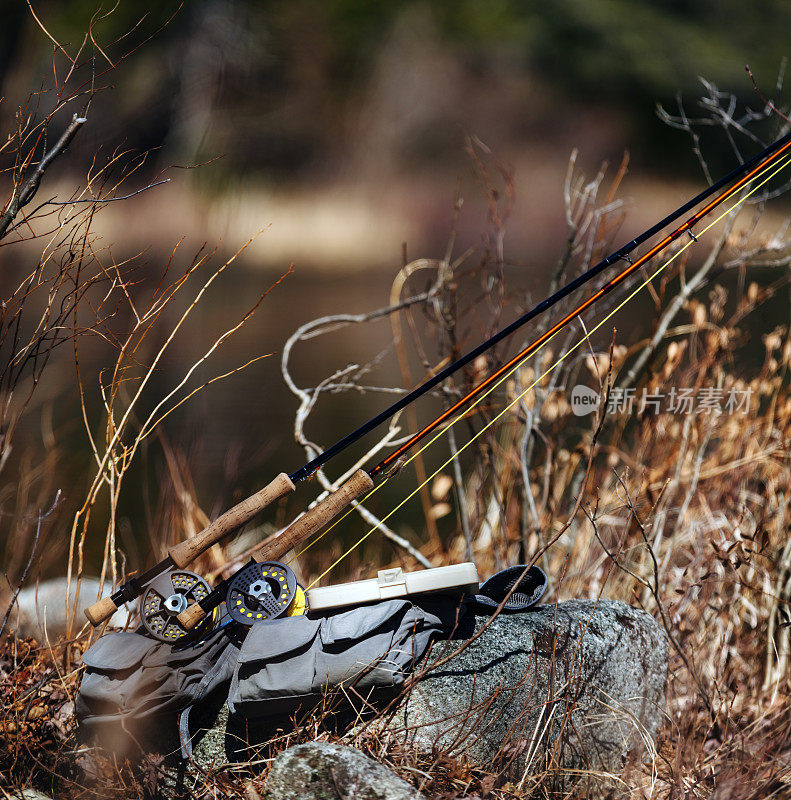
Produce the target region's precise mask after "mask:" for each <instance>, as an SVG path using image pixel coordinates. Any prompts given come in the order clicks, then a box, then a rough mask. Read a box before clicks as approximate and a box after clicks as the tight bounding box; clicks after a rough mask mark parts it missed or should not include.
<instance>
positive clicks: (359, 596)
mask: <svg viewBox="0 0 791 800" xmlns="http://www.w3.org/2000/svg"><path fill="white" fill-rule="evenodd" d="M477 591H478V570H477V569H476V568H475V564H473V563H471V562H466V563H464V564H451V565H450V566H448V567H434V568H432V569H422V570H419V571H418V572H404V571H403V570H402V569H401V568H400V567H395V568H393V569H380V570H379V574H378V575H377V577H375V578H369V579H368V580H365V581H352V582H351V583H340V584H338V585H337V586H320V587H318V588H316V589H308V590H307V592H306V593H305V594H306V596H307V601H308V608H309V609H310V611H322V610H325V609H330V608H342V607H343V606H357V605H361V604H363V603H373V602H376V601H377V600H390V599H391V598H393V597H409V596H410V595H416V594H427V593H431V592H443V593H453V594H475V592H477Z"/></svg>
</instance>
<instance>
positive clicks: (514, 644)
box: [390, 600, 668, 789]
mask: <svg viewBox="0 0 791 800" xmlns="http://www.w3.org/2000/svg"><path fill="white" fill-rule="evenodd" d="M486 621H487V618H477V619H476V629H479V628H480V627H481V626H482V625H483V624H484V623H485V622H486ZM449 644H450V647H451V648H452V649H450V650H448V651H447V653H448V654H449V653H452V652H454V650H456V649H458V647H459V645H460V644H461V643H459V642H451V643H449ZM446 647H448V644H447V643H438V644H437V645H435V646H434V649H433V652H432V654H431V656H430V658H431V659H435V660H436V658H437V657H438V654H440V653H441V652H442V651H443V649H444V648H446ZM667 652H668V640H667V636H666V634H665V631H664V630H663V629H662V628H661V627H660V626H659V625H658V624H657V622H656V621H655V620H654V619H653V617H651V616H650V615H649V614H647V613H645V612H643V611H639V610H637V609H634V608H631V607H630V606H628V605H626V604H624V603H620V602H614V601H608V600H599V601H596V602H594V601H586V600H571V601H568V602H565V603H559V604H558V605H557V606H543V607H539V608H536V609H533V610H531V611H529V612H525V613H518V614H502V615H500V616H499V617H497V618H496V619H495V620H494V621H493V622H492V623H491V625H490V626H489V627H488V628H487V629H486V630H485V631H484V632H483V633H482V634H481V636H480V637H479V638H478V639H475V640H474V641H471V642H470V643H469V645H467V646H466V648H464V649H463V650H462V651H461V652H460V653H459V654H458V655H456V656H454V657H453V658H451V659H450V660H449V661H448V662H447V663H445V664H443V665H442V666H440V667H438V668H437V669H436V670H433V671H431V672H429V673H428V674H427V675H426V676H425V677H424V678H423V679H422V680H421V681H420V682H419V683H417V685H416V686H415V687H414V689H413V690H412V693H411V695H410V696H409V698H408V700H407V701H406V703H405V704H404V705H403V706H402V708H401V709H400V711H399V713H398V714H397V715H396V716H395V718H394V719H393V720H392V722H391V723H390V727H391V729H392V731H395V732H396V733H395V734H394V735H397V736H399V737H400V738H404V739H406V740H407V741H408V742H411V743H412V744H413V745H414V746H417V747H419V748H421V749H425V750H432V749H434V748H438V749H441V750H443V749H444V750H447V751H449V752H450V754H451V755H453V756H455V757H459V758H464V759H467V760H469V761H471V762H473V763H475V764H477V765H480V766H482V767H485V768H487V769H492V770H495V769H496V770H498V771H499V770H501V769H504V768H505V769H507V773H508V774H509V775H510V776H511V778H512V780H515V781H516V782H517V783H518V782H519V781H522V785H523V786H524V787H525V788H527V787H529V785H530V781H529V776H531V775H533V776H534V775H538V774H541V773H542V772H544V771H545V770H550V771H552V772H554V773H555V774H556V775H560V776H561V777H560V778H559V780H558V781H556V783H558V784H560V785H562V786H564V787H566V789H567V788H568V785H569V784H568V781H569V776H570V775H578V774H581V773H580V771H583V772H585V773H590V772H595V773H609V774H612V773H615V774H618V773H620V771H621V769H622V766H623V763H624V761H625V758H626V756H627V755H628V754H630V753H637V752H640V751H644V750H645V745H646V741H649V740H652V739H653V738H654V737H655V735H656V733H657V731H658V730H659V727H660V725H661V722H662V718H663V708H664V703H665V684H666V681H667Z"/></svg>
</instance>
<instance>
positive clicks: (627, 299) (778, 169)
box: [287, 156, 791, 589]
mask: <svg viewBox="0 0 791 800" xmlns="http://www.w3.org/2000/svg"><path fill="white" fill-rule="evenodd" d="M789 163H791V156H785V157H783V159H782V160H781V161H780V163H779V165H775V164H773V165H770V166H767V167H766V169H765V170H764V171H763V172H761V173H759V174H758V175H756V176H755V179H758V178H763V180H761V181H760V183H757V184H756V185H755V186H753V188H752V189H750V191H749V192H747V193H746V194H745V195H744V196H743V197H741V198H740V199H739V200H737V201H736V202H735V203H734V204H733V205H732V206H730V207H729V208H727V209H726V210H725V211H723V212H722V214H720V215H719V216H718V217H716V218H715V219H714V220H712V221H711V222H710V223H709V224H708V225H707V226H706V227H705V228H704V229H703V230H702V231H701V232H700V233H699V234H696V236H695V238H692V237H690V239H689V241H687V242H686V243H685V244H684V245H683V247H681V248H679V249H678V250H677V251H676V252H675V253H674V254H673V255H672V256H671V257H670V258H669V259H668V260H667V261H665V262H664V263H663V264H662V265H661V266H660V267H658V268H657V270H656V271H655V272H654V273H653V274H652V275H650V276H649V277H648V278H646V279H645V281H643V282H642V283H641V284H640V285H639V286H638V287H637V288H635V289H634V290H633V291H632V292H631V293H630V294H628V295H627V296H626V297H625V298H624V299H623V300H622V301H621V302H620V303H619V304H618V305H617V306H615V308H613V309H612V310H611V311H610V312H609V313H608V314H607V315H606V316H605V317H604V318H603V319H602V320H601V321H600V322H598V323H597V324H596V325H595V326H594V327H593V328H591V329H590V331H589V332H587V333H586V334H585V335H584V336H583V337H582V338H581V339H580V340H579V341H578V342H576V343H575V344H574V345H573V346H572V347H571V348H569V349H568V350H567V351H566V352H565V353H563V355H561V356H560V357H559V358H558V359H557V360H556V361H554V362H553V363H552V364H551V365H550V366H549V367H548V368H547V369H546V371H545V372H543V373H542V374H541V375H539V377H537V378H536V379H535V380H534V381H533V382H532V383H531V384H530V385H529V386H528V387H527V388H526V389H524V390H523V391H522V392H521V393H520V394H519V395H517V396H516V397H514V399H513V400H511V401H510V402H509V403H508V404H507V405H506V406H505V407H504V408H503V409H502V411H500V412H499V413H498V414H497V415H496V416H495V417H494V418H492V419H491V420H490V421H489V422H487V423H486V425H484V426H483V427H482V428H481V429H480V430H479V431H478V432H477V433H476V434H475V435H474V436H473V437H472V438H471V439H469V440H468V441H467V442H465V443H464V444H463V445H462V446H461V447H460V448H459V449H458V451H457V453H456V455H454V456H451V457H450V458H448V459H447V460H446V461H445V462H444V463H442V464H441V465H440V466H439V467H437V469H436V470H434V472H432V473H431V475H429V476H428V477H427V478H426V479H425V480H424V481H423V482H422V483H421V484H420V485H419V486H417V488H415V489H414V490H413V491H412V492H411V493H410V494H408V495H407V496H406V497H405V498H404V499H403V500H402V501H401V502H400V503H399V504H398V505H397V506H396V507H395V508H393V509H392V510H391V511H390V512H389V513H388V514H387V515H386V516H385V517H383V518H382V519H381V520H380V521H379V523H377V524H376V525H374V526H373V527H372V528H371V529H370V530H368V531H367V532H366V533H365V534H363V535H362V536H361V537H360V538H359V539H358V540H357V541H356V542H355V543H354V544H353V545H352V546H351V547H349V548H348V549H347V550H346V551H345V552H343V553H342V554H341V555H340V556H339V557H338V558H337V559H336V560H335V561H334V562H333V563H332V564H330V566H329V567H327V569H325V570H324V572H322V573H321V574H320V575H319V576H318V577H316V578H314V580H313V581H311V583H310V584H309V586H308V587H307V588H308V589H310V588H312V587H313V586H315V585H316V584H317V583H318V582H319V581H320V580H321V579H322V578H324V577H325V576H326V575H327V574H328V573H330V572H331V571H332V570H333V569H335V567H337V566H338V564H339V563H340V562H341V561H342V560H343V559H344V558H346V556H348V555H349V553H351V552H352V551H353V550H355V549H356V548H357V547H359V546H360V545H361V544H362V543H363V542H364V541H365V540H366V539H367V538H368V537H369V536H370V535H371V534H372V533H374V531H376V530H378V529H379V528H380V527H381V525H382V524H383V523H384V522H386V521H387V520H388V519H390V517H392V516H393V514H395V513H396V512H397V511H399V510H400V509H401V508H402V507H403V506H404V505H405V504H406V503H407V502H409V500H411V499H412V498H413V497H414V496H415V495H416V494H417V493H418V492H419V491H420V490H421V489H422V488H423V487H424V486H426V485H427V484H428V483H429V482H430V481H431V480H433V479H434V477H435V476H436V475H437V474H438V473H439V472H441V471H442V470H443V469H445V467H447V466H448V464H450V463H451V461H453V459H454V458H456V457H457V456H458V454H460V453H462V452H463V451H464V450H466V449H467V448H468V447H469V446H470V445H471V444H472V443H473V442H475V441H476V440H477V439H478V437H479V436H481V435H482V434H483V433H485V432H486V431H487V430H488V429H489V428H490V427H491V426H492V425H494V423H495V422H497V421H498V420H499V419H500V418H501V417H502V416H504V415H505V414H506V413H507V412H508V411H509V410H510V409H511V408H512V407H513V406H514V405H515V404H516V403H518V402H519V401H520V400H522V398H523V397H525V395H527V394H528V393H529V392H530V391H531V390H532V389H534V388H535V387H536V386H537V385H538V384H539V383H540V382H541V381H542V380H543V379H544V378H545V377H546V376H547V375H549V374H550V373H551V372H552V371H553V370H554V369H555V368H556V367H558V366H559V365H560V364H561V363H562V362H563V361H564V360H565V359H566V358H567V357H568V356H569V355H571V354H572V353H573V352H574V351H575V350H577V348H579V347H581V346H582V345H583V344H584V343H585V342H586V341H588V339H589V338H590V334H592V333H595V332H596V331H597V330H598V329H599V328H601V327H602V325H604V324H605V323H606V322H607V321H608V320H610V319H611V318H612V317H613V316H614V315H615V314H617V313H618V311H620V310H621V309H622V308H623V307H624V306H625V305H626V304H627V303H629V302H630V301H631V300H632V299H633V298H634V297H635V296H636V295H637V294H638V293H639V292H641V291H643V290H644V289H645V288H646V287H647V286H648V285H649V284H651V283H652V282H653V280H654V278H656V277H657V276H658V275H660V274H661V273H662V272H663V271H664V270H665V269H666V268H667V267H668V266H670V264H672V263H673V261H675V260H676V258H678V257H679V256H680V255H681V254H682V253H683V252H684V251H685V250H686V249H687V248H688V247H691V246H692V245H693V244H694V243H695V242H696V241H697V240H698V239H699V238H700V237H701V236H703V235H704V234H705V233H707V232H708V231H709V230H710V229H711V228H712V227H714V226H715V225H716V224H717V223H718V222H720V221H721V220H722V219H724V218H725V217H727V216H728V215H729V214H731V213H732V212H733V211H734V210H735V209H737V208H738V207H739V206H741V205H742V204H743V203H744V202H745V201H746V200H747V199H748V198H750V197H751V196H752V195H753V194H755V192H757V191H758V190H759V189H760V188H761V187H762V186H763V185H764V184H766V183H767V182H768V181H770V180H771V179H772V178H774V177H775V176H776V175H777V174H778V173H779V172H781V171H782V170H783V169H785V168H786V167H787V166H788V165H789ZM770 171H771V172H770ZM767 172H770V174H768V175H767ZM764 176H765V177H764ZM558 333H560V331H556V332H555V333H553V334H552V336H550V337H548V338H547V340H546V342H544V343H543V344H542V345H541V346H540V347H539V348H537V349H536V350H535V351H534V352H533V353H531V355H535V354H536V353H538V352H540V351H541V349H542V348H543V347H544V345H545V344H547V343H548V342H550V341H552V339H553V338H554V337H555V336H556V335H557V334H558ZM524 363H525V362H524V361H521V362H519V363H518V364H516V365H514V367H513V368H512V369H511V370H510V371H509V372H507V373H506V374H504V375H503V376H502V377H501V378H500V379H499V380H498V381H497V382H496V383H494V384H493V385H492V386H491V387H490V388H489V389H488V390H487V391H486V392H485V393H484V394H482V395H481V397H479V398H478V399H477V400H475V403H474V404H473V406H472V407H474V406H475V405H477V404H478V403H480V402H481V401H482V400H483V399H484V398H486V397H488V396H489V395H490V394H491V393H492V392H493V391H494V390H495V389H496V388H497V387H499V386H500V385H502V383H503V382H504V381H505V380H507V379H508V378H509V377H511V375H513V373H514V372H515V371H516V370H518V369H519V368H520V367H522V365H523V364H524ZM469 410H470V409H465V410H464V411H462V412H461V413H460V414H459V415H458V416H457V417H455V419H453V420H452V421H451V422H450V423H448V425H446V426H445V427H443V428H442V429H441V430H439V431H438V432H437V433H436V434H435V435H434V436H433V438H431V439H429V440H428V441H427V442H426V443H425V444H424V445H423V446H422V447H421V448H420V449H419V450H417V451H416V452H415V453H413V454H412V455H411V456H410V457H409V458H407V459H406V460H405V461H404V463H403V466H406V465H407V464H409V463H410V462H411V461H412V460H413V459H415V458H417V456H419V455H420V454H421V453H423V452H424V451H425V450H426V449H427V448H428V447H430V446H431V445H432V444H434V442H435V441H436V440H437V439H438V438H439V437H440V436H442V434H443V433H445V431H446V430H447V429H448V428H450V427H452V426H453V425H455V424H456V423H457V422H459V420H461V419H463V418H464V417H465V416H466V415H467V413H468V412H469ZM388 479H389V475H386V476H385V478H384V480H382V482H381V483H379V484H378V485H377V486H376V487H374V489H372V490H371V491H370V492H369V493H368V494H367V495H366V496H365V497H364V498H362V500H361V501H360V502H364V501H365V500H367V499H368V498H370V497H372V496H373V495H374V494H376V492H377V491H379V489H380V488H381V487H382V486H383V485H384V484H385V483H386V482H387V480H388ZM352 511H353V508H350V509H349V510H348V511H347V512H346V513H345V514H344V515H343V516H341V517H339V518H338V519H337V520H335V522H334V523H333V524H332V525H330V527H329V528H327V529H326V530H325V531H324V532H323V533H321V534H320V535H319V536H317V537H316V538H315V539H313V541H311V542H310V543H309V544H308V545H306V546H305V547H304V548H303V549H302V550H300V551H299V552H298V553H296V554H295V555H294V556H293V557H292V558H291V559H290V560H289V561H288V562H287V563H289V564H290V563H291V562H292V561H294V560H295V559H296V558H298V557H299V556H301V555H302V554H303V553H305V552H306V551H307V550H309V549H310V548H311V547H313V545H314V544H316V543H317V542H318V541H319V540H320V539H322V538H323V537H324V536H326V535H327V534H328V533H330V531H332V530H333V529H334V528H335V526H336V525H338V524H339V523H340V522H342V521H343V520H344V519H346V517H347V516H348V515H349V514H351V513H352Z"/></svg>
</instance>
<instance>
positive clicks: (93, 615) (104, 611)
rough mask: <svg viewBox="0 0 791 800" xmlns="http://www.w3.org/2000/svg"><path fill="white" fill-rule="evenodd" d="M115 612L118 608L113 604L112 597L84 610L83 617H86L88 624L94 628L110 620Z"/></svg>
mask: <svg viewBox="0 0 791 800" xmlns="http://www.w3.org/2000/svg"><path fill="white" fill-rule="evenodd" d="M117 610H118V606H117V605H116V604H115V603H114V602H113V598H112V597H103V598H102V599H101V600H97V601H96V602H95V603H94V604H93V605H92V606H88V608H86V609H85V616H86V617H88V622H90V623H91V625H93V627H94V628H96V627H98V626H99V625H101V624H102V623H103V622H104V621H105V620H108V619H110V617H112V615H113V614H115V612H116V611H117Z"/></svg>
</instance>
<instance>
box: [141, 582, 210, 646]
mask: <svg viewBox="0 0 791 800" xmlns="http://www.w3.org/2000/svg"><path fill="white" fill-rule="evenodd" d="M210 591H211V589H210V588H209V584H208V583H206V581H205V580H203V578H201V576H200V575H196V574H195V573H194V572H189V571H188V570H185V569H180V570H175V571H173V572H165V573H163V574H162V575H159V576H158V577H157V578H155V579H154V580H153V581H152V582H151V583H150V584H149V585H148V587H147V588H146V591H145V593H144V594H143V597H142V599H141V600H140V619H141V620H142V622H143V627H144V628H145V629H146V630H147V631H148V632H149V633H150V634H151V636H153V637H154V638H155V639H158V640H159V641H160V642H175V641H177V640H179V639H181V638H182V637H183V636H187V635H193V636H194V635H198V634H199V633H201V632H205V631H207V630H209V629H211V628H212V627H214V621H215V619H216V616H217V610H216V609H215V610H214V611H213V612H212V613H211V614H207V615H206V616H205V617H204V618H203V620H202V621H201V622H200V624H199V625H197V626H196V627H195V628H193V629H192V630H187V629H186V628H185V627H184V626H183V625H182V624H181V623H180V622H179V621H178V615H179V614H180V613H181V612H182V611H184V610H185V609H186V608H187V607H188V606H190V605H191V604H192V603H199V602H200V601H201V600H203V598H204V597H206V596H207V595H208V594H209V592H210Z"/></svg>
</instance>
